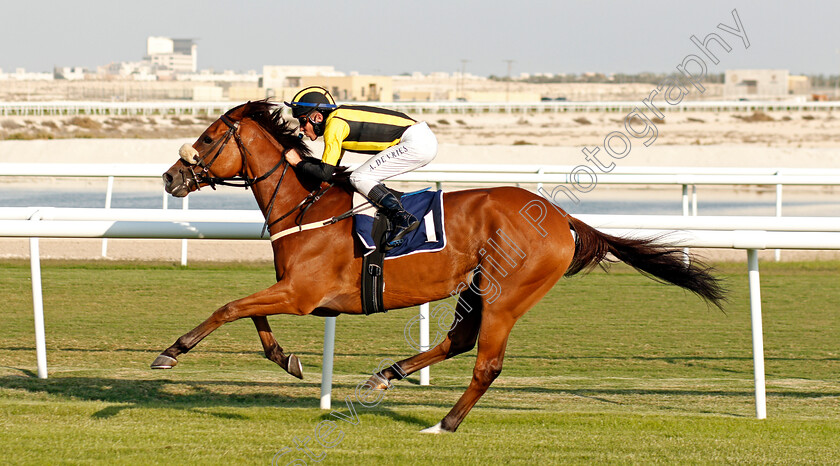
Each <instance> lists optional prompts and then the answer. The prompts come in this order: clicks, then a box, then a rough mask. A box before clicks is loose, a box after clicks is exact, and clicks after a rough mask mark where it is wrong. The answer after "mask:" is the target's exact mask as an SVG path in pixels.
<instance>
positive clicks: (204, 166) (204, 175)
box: [188, 115, 289, 191]
mask: <svg viewBox="0 0 840 466" xmlns="http://www.w3.org/2000/svg"><path fill="white" fill-rule="evenodd" d="M219 119H220V120H222V123H224V124H225V125H227V127H228V129H227V131H225V134H224V137H222V138H221V139H218V140H217V141H216V142H215V143H214V144H213V145H212V146H211V147H210V150H208V151H207V154H206V155H204V156H202V157H200V158H199V159H198V160H197V161H196V162H195V164H191V165H188V166H189V168H190V172H192V176H193V182H194V183H195V184H196V191H198V190H200V189H201V184H202V183H206V184H207V185H209V186H210V187H211V188H213V189H216V185H217V184H218V185H222V186H234V187H237V188H245V189H248V188H249V187H252V186H254V185H255V184H257V183H259V182H260V181H263V180H265V179H266V178H268V177H269V176H271V175H272V174H273V173H274V172H275V171H277V169H278V168H280V167H281V166H282V167H283V173H282V175H280V182H282V181H283V178H284V177H285V176H286V170H287V169H288V168H289V164H288V162H286V157H281V158H280V161H279V162H277V164H276V165H274V167H272V168H271V170H269V171H267V172H266V173H265V174H263V175H261V176H258V177H255V178H251V177H249V176H248V172H247V170H246V169H245V167H246V166H247V163H246V162H247V160H246V156H251V152H249V151H248V148H247V147H245V144H243V143H242V138H240V136H239V122H238V121H232V120H231V119H230V118H228V117H227V116H226V115H222V116H221V117H220V118H219ZM231 137H233V139H234V141H236V147H237V149H239V155H240V156H241V157H242V169H241V170H240V171H239V173H237V174H236V175H233V176H231V177H227V178H225V177H219V176H215V175H213V172H211V171H210V167H211V166H213V164H214V163H215V162H216V160H217V159H218V158H219V156H220V155H221V154H222V152H223V151H224V150H225V146H227V144H228V142H229V141H230V138H231ZM214 150H215V151H216V153H215V154H213V156H212V158H210V161H209V162H207V161H206V159H207V157H208V156H209V155H210V154H212V153H213V151H214ZM195 167H201V170H200V171H198V172H196V171H195ZM278 186H279V183H278Z"/></svg>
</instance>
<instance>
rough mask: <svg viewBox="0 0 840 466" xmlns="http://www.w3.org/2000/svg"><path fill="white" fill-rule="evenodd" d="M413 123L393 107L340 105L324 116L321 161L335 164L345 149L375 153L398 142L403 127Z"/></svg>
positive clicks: (404, 128) (403, 130) (403, 129)
mask: <svg viewBox="0 0 840 466" xmlns="http://www.w3.org/2000/svg"><path fill="white" fill-rule="evenodd" d="M414 123H416V121H414V120H413V119H412V118H410V117H409V116H407V115H405V114H404V113H400V112H396V111H393V110H388V109H384V108H376V107H366V106H362V105H342V106H340V107H338V109H336V110H335V111H333V112H332V113H330V114H329V116H328V117H327V121H326V127H325V128H324V156H323V157H322V158H321V160H322V161H323V162H324V163H327V164H330V165H337V164H338V162H339V161H340V160H341V158H342V157H343V156H344V151H346V150H347V151H350V152H360V153H362V154H377V153H379V152H382V151H383V150H385V149H387V148H389V147H391V146H393V145H395V144H398V143H399V142H400V138H402V135H403V133H404V132H405V130H406V129H407V128H408V127H409V126H411V125H413V124H414Z"/></svg>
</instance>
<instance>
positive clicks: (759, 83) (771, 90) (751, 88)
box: [723, 70, 790, 100]
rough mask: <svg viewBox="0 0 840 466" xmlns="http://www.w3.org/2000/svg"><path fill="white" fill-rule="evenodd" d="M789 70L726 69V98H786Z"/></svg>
mask: <svg viewBox="0 0 840 466" xmlns="http://www.w3.org/2000/svg"><path fill="white" fill-rule="evenodd" d="M789 74H790V73H789V71H788V70H726V74H725V76H724V83H723V97H724V98H725V99H749V100H752V99H757V100H758V99H784V98H787V96H788V94H789V87H788V86H789V83H788V77H789Z"/></svg>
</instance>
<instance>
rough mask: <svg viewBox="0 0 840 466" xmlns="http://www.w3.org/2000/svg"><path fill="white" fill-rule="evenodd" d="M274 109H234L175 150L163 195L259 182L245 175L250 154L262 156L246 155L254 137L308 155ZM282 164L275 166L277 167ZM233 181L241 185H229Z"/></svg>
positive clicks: (265, 105) (263, 105)
mask: <svg viewBox="0 0 840 466" xmlns="http://www.w3.org/2000/svg"><path fill="white" fill-rule="evenodd" d="M274 107H275V104H272V103H271V102H268V101H267V100H261V101H257V102H248V103H246V104H243V105H240V106H238V107H235V108H233V109H231V110H229V111H228V112H227V113H225V114H224V115H222V116H221V117H219V119H218V120H216V121H214V122H213V123H212V124H211V125H210V126H209V127H208V128H207V129H206V130H204V132H203V133H202V134H201V136H199V137H198V140H196V141H195V142H194V143H193V144H192V145H189V144H184V145H183V146H182V147H181V149H180V150H179V155H180V160H178V161H177V162H175V164H174V165H172V166H171V167H170V168H169V169H168V170H167V171H166V172H165V173H164V174H163V185H164V189H165V190H166V192H168V193H169V194H172V195H173V196H175V197H184V196H186V195H187V194H189V193H190V192H192V191H195V190H197V189H200V188H201V187H203V186H214V185H216V184H228V185H231V184H232V185H234V186H250V185H252V184H254V183H256V182H258V181H260V180H261V179H262V178H263V176H260V177H256V175H254V174H249V173H248V167H247V164H248V161H247V160H246V156H250V155H251V154H252V153H253V154H255V155H259V156H263V155H264V154H262V152H263V151H259V150H251V151H249V150H248V148H247V147H246V145H249V144H251V143H252V142H253V141H254V140H255V139H256V136H257V134H266V133H267V134H268V135H270V136H272V137H273V138H274V141H275V142H276V143H277V145H278V146H279V147H280V148H283V147H285V148H291V147H294V148H295V149H297V151H298V152H299V153H301V154H308V153H309V149H308V148H307V147H306V145H305V144H304V143H303V142H302V141H301V140H300V139H299V138H297V137H295V136H293V134H292V133H293V132H294V129H293V128H291V127H290V126H289V125H288V123H287V122H285V121H284V120H283V119H282V118H281V116H280V112H279V110H276V111H274V112H273V113H272V112H271V110H272V109H273V108H274ZM260 128H261V129H260ZM282 161H283V159H280V161H278V162H277V163H278V166H279V165H280V163H282ZM272 171H274V170H272ZM264 176H267V174H264ZM234 179H237V180H239V181H241V183H240V184H233V183H230V182H229V181H230V180H234Z"/></svg>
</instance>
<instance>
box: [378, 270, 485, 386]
mask: <svg viewBox="0 0 840 466" xmlns="http://www.w3.org/2000/svg"><path fill="white" fill-rule="evenodd" d="M479 277H480V275H476V276H475V279H474V281H473V284H474V285H475V286H476V288H477V287H478V285H479V283H480V282H479ZM481 310H482V300H481V296H479V295H477V294H476V293H475V292H473V291H472V290H471V289H470V288H467V289H466V290H465V291H464V292H462V293H461V295H460V296H459V297H458V304H457V306H456V307H455V312H456V313H457V315H458V316H460V320H458V321H456V322H454V323H453V324H454V325H453V326H452V327H451V328H450V330H449V332H447V334H446V338H444V340H443V341H442V342H440V343H439V344H438V345H436V346H435V347H433V348H431V349H429V350H428V351H424V352H422V353H417V354H415V355H414V356H412V357H410V358H406V359H403V360H402V361H399V362H398V363H396V364H395V365H394V366H391V367H389V368H386V369H384V370H383V371H382V372H379V373H378V374H374V375H373V377H371V378H370V380H369V381H368V385H369V386H371V387H373V388H374V389H377V390H384V389H386V388H388V386H389V385H390V381H391V380H395V379H396V380H400V379H402V378H405V377H406V376H407V375H409V374H412V373H414V372H417V371H419V370H420V369H422V368H424V367H426V366H430V365H432V364H435V363H438V362H441V361H443V360H445V359H449V358H452V357H455V356H457V355H459V354H461V353H466V352H467V351H470V350H471V349H473V348H475V342H476V339H477V338H478V329H479V326H480V325H481ZM432 325H434V324H432Z"/></svg>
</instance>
